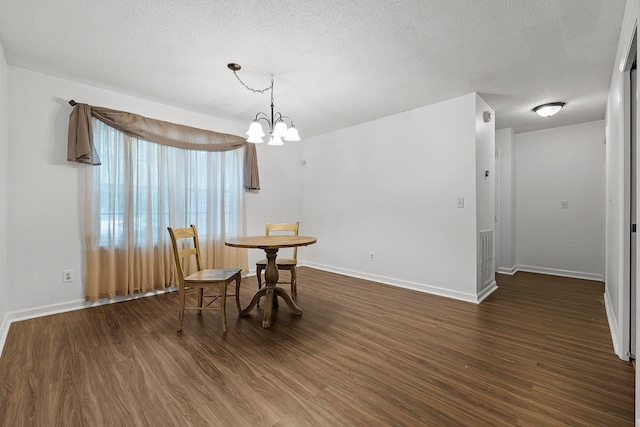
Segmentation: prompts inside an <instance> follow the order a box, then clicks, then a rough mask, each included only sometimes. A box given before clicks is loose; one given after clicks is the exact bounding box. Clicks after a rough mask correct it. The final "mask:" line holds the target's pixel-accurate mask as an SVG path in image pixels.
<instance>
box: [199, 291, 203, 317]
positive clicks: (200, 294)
mask: <svg viewBox="0 0 640 427" xmlns="http://www.w3.org/2000/svg"><path fill="white" fill-rule="evenodd" d="M203 295H204V289H202V288H200V289H198V307H202V298H203ZM198 314H202V310H198Z"/></svg>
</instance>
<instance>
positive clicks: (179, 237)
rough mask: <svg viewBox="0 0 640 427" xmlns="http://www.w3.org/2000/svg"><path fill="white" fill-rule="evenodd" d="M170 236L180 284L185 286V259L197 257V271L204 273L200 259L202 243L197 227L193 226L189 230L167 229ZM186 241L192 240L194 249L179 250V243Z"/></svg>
mask: <svg viewBox="0 0 640 427" xmlns="http://www.w3.org/2000/svg"><path fill="white" fill-rule="evenodd" d="M167 230H168V231H169V236H171V246H172V248H173V257H174V260H175V264H176V272H177V273H178V284H179V285H181V286H184V278H185V273H184V258H186V257H189V256H193V255H195V257H196V268H197V269H198V270H197V271H202V260H201V257H200V242H199V241H198V230H197V229H196V226H195V225H193V224H191V226H190V227H188V228H175V229H173V228H171V227H167ZM185 239H191V241H192V245H193V247H190V248H186V249H179V248H178V242H179V241H183V240H185Z"/></svg>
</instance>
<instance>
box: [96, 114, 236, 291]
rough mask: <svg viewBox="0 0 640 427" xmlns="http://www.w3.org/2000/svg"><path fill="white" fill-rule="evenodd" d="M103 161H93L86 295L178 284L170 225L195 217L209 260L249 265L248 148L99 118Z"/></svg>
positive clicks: (218, 265)
mask: <svg viewBox="0 0 640 427" xmlns="http://www.w3.org/2000/svg"><path fill="white" fill-rule="evenodd" d="M92 125H93V141H94V144H95V146H96V150H97V151H98V153H100V157H101V161H102V165H101V166H95V167H91V168H87V184H86V197H85V200H86V206H85V209H86V215H85V218H86V242H87V267H86V271H87V277H86V286H85V288H86V297H87V299H88V300H90V301H96V300H98V299H100V298H113V297H115V296H116V295H132V294H134V293H139V292H148V291H153V290H159V289H164V288H166V287H168V286H171V285H172V284H175V279H174V274H175V273H174V265H173V262H174V261H173V258H172V254H171V243H170V239H169V234H168V232H167V227H168V226H170V227H173V228H177V227H187V226H189V225H190V224H195V225H196V226H197V227H198V234H199V239H200V244H201V250H202V255H203V260H204V262H205V266H204V267H205V268H225V267H240V268H242V269H243V270H247V269H248V260H247V253H246V251H238V250H236V249H233V248H229V247H226V246H225V245H224V240H225V239H226V238H229V237H237V236H242V235H244V234H245V233H244V231H245V228H246V226H245V215H244V191H243V177H244V175H243V174H244V150H245V148H244V147H243V148H239V149H237V150H231V151H218V152H215V151H214V152H212V151H197V150H188V149H183V148H176V147H171V146H167V145H160V144H156V143H153V142H148V141H144V140H142V139H139V138H136V137H133V136H130V135H128V134H125V133H124V132H121V131H119V130H116V129H114V128H112V127H110V126H108V125H106V124H104V123H102V122H101V121H99V120H97V119H95V118H93V119H92Z"/></svg>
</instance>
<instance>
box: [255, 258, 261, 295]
mask: <svg viewBox="0 0 640 427" xmlns="http://www.w3.org/2000/svg"><path fill="white" fill-rule="evenodd" d="M256 276H258V290H260V288H262V264H258V265H256Z"/></svg>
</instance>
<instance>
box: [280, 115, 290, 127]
mask: <svg viewBox="0 0 640 427" xmlns="http://www.w3.org/2000/svg"><path fill="white" fill-rule="evenodd" d="M278 114H280V113H278ZM280 118H281V119H288V120H289V122H291V126H293V120H291V117H289V116H284V115H282V114H280Z"/></svg>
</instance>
